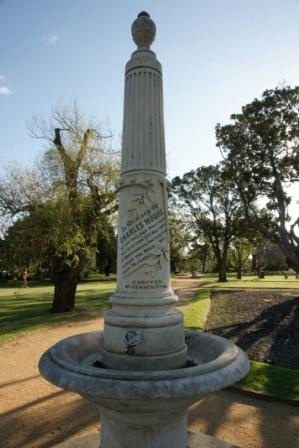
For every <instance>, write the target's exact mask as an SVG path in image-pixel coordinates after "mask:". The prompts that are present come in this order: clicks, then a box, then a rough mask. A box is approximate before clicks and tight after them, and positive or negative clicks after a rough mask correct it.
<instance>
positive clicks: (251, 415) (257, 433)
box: [0, 279, 299, 448]
mask: <svg viewBox="0 0 299 448" xmlns="http://www.w3.org/2000/svg"><path fill="white" fill-rule="evenodd" d="M199 284H200V282H199V281H198V280H191V279H181V280H178V281H177V282H176V283H175V284H174V288H175V290H176V291H177V293H178V294H179V296H180V297H181V298H182V300H181V302H180V304H179V305H180V306H186V304H187V303H188V302H189V301H190V300H191V298H192V295H193V294H194V293H195V292H196V289H197V288H198V286H199ZM102 327H103V320H102V319H100V318H99V319H94V320H89V321H81V322H76V323H66V324H63V325H59V326H55V327H50V328H48V329H42V330H39V331H35V332H32V333H28V334H24V335H22V336H20V337H18V338H17V339H16V340H14V341H11V342H7V343H4V344H2V345H0V359H1V369H0V414H1V419H0V446H1V448H48V447H49V448H50V447H52V446H53V445H55V444H57V443H59V442H61V441H64V440H67V439H70V438H73V437H77V436H83V435H87V434H91V433H94V432H95V431H96V430H97V428H98V427H99V414H98V411H97V410H96V408H94V407H93V406H92V405H91V404H90V403H87V402H86V401H85V400H83V399H82V398H79V397H77V396H76V395H75V394H71V393H66V392H64V391H62V390H60V389H58V388H57V387H55V386H53V385H51V384H50V383H48V382H46V381H45V380H43V379H42V378H41V377H40V376H39V373H38V370H37V364H38V360H39V358H40V356H41V354H42V353H43V352H44V351H45V350H46V349H47V348H48V347H49V346H51V345H53V344H54V343H55V342H57V341H58V340H60V339H62V338H64V337H67V336H70V335H73V334H77V333H81V332H87V331H94V330H100V329H102ZM189 422H190V424H189V429H190V430H191V431H202V432H205V433H207V434H211V435H214V436H216V437H218V438H221V439H224V440H228V441H231V442H233V443H236V444H239V445H242V446H243V447H244V448H282V447H286V448H297V447H298V446H299V439H298V433H299V418H298V408H296V407H295V406H292V405H288V404H282V403H280V402H275V401H271V402H267V401H262V400H259V399H256V398H252V397H247V396H244V395H240V394H239V393H237V392H233V391H221V392H218V393H216V394H211V395H209V396H208V397H205V398H203V399H202V400H201V401H200V402H198V403H196V404H195V405H194V406H193V408H192V409H191V411H190V415H189Z"/></svg>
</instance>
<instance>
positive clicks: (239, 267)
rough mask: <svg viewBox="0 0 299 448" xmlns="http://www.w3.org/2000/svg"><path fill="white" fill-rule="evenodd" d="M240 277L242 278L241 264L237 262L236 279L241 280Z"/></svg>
mask: <svg viewBox="0 0 299 448" xmlns="http://www.w3.org/2000/svg"><path fill="white" fill-rule="evenodd" d="M241 278H242V265H241V264H239V265H238V267H237V279H238V280H241Z"/></svg>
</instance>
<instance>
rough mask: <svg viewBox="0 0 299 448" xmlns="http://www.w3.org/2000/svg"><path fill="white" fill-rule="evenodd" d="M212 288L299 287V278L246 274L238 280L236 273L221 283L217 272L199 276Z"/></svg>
mask: <svg viewBox="0 0 299 448" xmlns="http://www.w3.org/2000/svg"><path fill="white" fill-rule="evenodd" d="M199 278H200V279H202V280H203V281H204V282H206V283H207V284H208V286H209V287H210V288H221V289H230V288H245V289H247V288H248V289H251V288H255V289H256V288H257V289H258V288H261V289H268V288H271V289H275V288H277V289H299V279H298V280H296V277H295V275H290V276H289V278H288V279H285V278H284V276H283V275H266V276H265V278H264V279H259V278H257V276H255V275H244V276H243V278H242V280H238V279H237V278H236V275H234V274H228V281H227V282H223V283H219V282H218V276H217V274H215V275H211V274H203V275H200V276H199Z"/></svg>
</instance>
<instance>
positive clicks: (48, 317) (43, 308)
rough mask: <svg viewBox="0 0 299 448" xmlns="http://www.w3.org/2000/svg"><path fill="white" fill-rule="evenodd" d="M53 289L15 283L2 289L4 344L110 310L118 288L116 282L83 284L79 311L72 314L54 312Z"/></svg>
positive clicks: (0, 312) (1, 334) (78, 297)
mask: <svg viewBox="0 0 299 448" xmlns="http://www.w3.org/2000/svg"><path fill="white" fill-rule="evenodd" d="M53 289H54V288H53V286H51V285H39V284H34V283H33V282H31V284H30V287H29V288H22V284H21V283H20V282H19V283H15V284H14V286H13V287H11V286H9V285H7V284H6V285H5V284H4V285H1V286H0V341H3V340H7V339H10V338H12V337H14V336H16V335H17V334H19V333H21V332H25V331H31V330H35V329H37V328H40V327H44V326H47V325H52V324H55V323H57V322H62V321H69V320H79V319H81V320H82V319H88V318H90V317H91V316H94V315H96V314H97V313H98V314H100V312H101V311H103V310H104V309H105V308H107V307H108V299H109V296H110V294H111V293H112V292H113V291H114V289H115V280H113V279H109V280H106V279H103V280H102V281H88V282H82V283H79V285H78V288H77V294H76V310H75V311H73V312H71V313H63V314H52V313H51V312H50V308H51V304H52V298H53Z"/></svg>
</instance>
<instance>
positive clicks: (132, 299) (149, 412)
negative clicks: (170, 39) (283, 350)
mask: <svg viewBox="0 0 299 448" xmlns="http://www.w3.org/2000/svg"><path fill="white" fill-rule="evenodd" d="M154 30H155V27H154V25H153V22H152V21H150V20H149V17H148V15H147V14H145V13H142V14H141V15H140V17H139V18H138V19H137V22H134V25H133V30H132V31H133V35H134V39H135V42H136V43H137V45H138V50H137V51H135V52H134V53H133V55H132V58H131V60H130V61H129V63H128V64H127V66H126V87H125V108H124V131H123V153H122V168H121V178H120V181H119V192H120V193H119V194H120V196H119V204H120V205H119V226H118V260H117V261H118V263H117V264H118V266H117V290H116V291H115V293H114V294H113V296H112V297H111V304H112V309H111V310H110V311H108V312H107V313H106V315H105V317H104V320H105V326H104V334H103V335H102V334H101V333H100V332H96V333H86V334H82V335H77V336H73V337H71V338H68V339H65V340H63V341H61V342H59V343H58V344H56V345H55V346H53V347H52V348H51V349H49V350H48V351H47V352H46V353H45V354H44V355H43V357H42V358H41V360H40V365H39V368H40V371H41V373H42V375H43V376H44V377H45V378H46V379H48V380H49V381H51V382H52V383H54V384H56V385H57V386H60V387H62V388H63V389H66V390H69V391H73V392H77V393H78V394H80V395H82V396H83V397H85V398H87V399H89V400H90V401H92V402H94V403H95V404H96V405H97V406H98V407H99V410H100V412H101V422H102V433H101V448H141V447H142V448H153V447H155V448H166V447H167V448H168V447H171V448H186V447H187V419H186V415H187V409H188V407H189V406H190V405H191V404H192V403H194V402H195V401H197V400H199V399H200V398H201V397H202V396H203V395H205V394H207V393H209V392H213V391H216V390H218V389H220V388H222V387H225V386H228V385H231V384H232V383H234V382H236V381H238V380H239V379H241V378H242V377H243V376H244V375H245V374H246V373H247V371H248V370H249V362H248V359H247V357H246V355H245V354H244V353H243V352H242V350H240V349H238V348H237V347H236V346H235V345H234V344H233V343H231V342H229V341H227V340H225V339H223V338H219V337H217V336H214V335H210V334H206V333H201V332H188V333H187V334H186V336H185V332H184V326H183V315H182V313H181V312H180V311H178V310H176V309H175V308H174V305H175V303H176V301H177V297H176V296H175V295H174V294H173V291H172V289H171V287H170V267H169V231H168V221H167V181H166V178H165V172H166V166H165V145H164V123H163V100H162V71H161V66H160V64H159V62H158V61H157V60H156V57H155V54H154V53H153V52H152V51H151V50H150V49H149V46H150V44H151V42H152V40H153V38H154V34H155V33H154ZM196 440H197V439H196ZM196 440H195V439H194V438H193V439H192V438H191V439H190V440H189V442H188V443H189V445H190V446H191V447H192V448H195V447H197V445H196V443H197V441H196ZM206 443H208V442H206ZM198 446H199V445H198ZM203 446H205V445H203ZM206 446H209V445H206ZM210 446H213V445H210Z"/></svg>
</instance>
